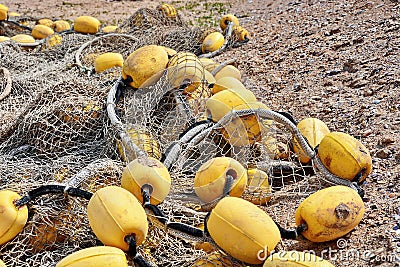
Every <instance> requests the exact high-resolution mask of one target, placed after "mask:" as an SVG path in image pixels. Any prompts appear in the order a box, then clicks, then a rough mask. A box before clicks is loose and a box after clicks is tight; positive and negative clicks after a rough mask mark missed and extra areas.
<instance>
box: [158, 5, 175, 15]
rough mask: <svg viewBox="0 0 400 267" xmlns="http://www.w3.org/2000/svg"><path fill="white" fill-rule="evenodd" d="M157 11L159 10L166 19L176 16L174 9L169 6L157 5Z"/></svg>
mask: <svg viewBox="0 0 400 267" xmlns="http://www.w3.org/2000/svg"><path fill="white" fill-rule="evenodd" d="M157 10H160V11H161V12H162V13H163V14H164V15H165V16H166V17H168V18H175V17H176V16H177V14H178V13H177V12H176V8H175V7H174V6H172V5H170V4H161V5H158V6H157Z"/></svg>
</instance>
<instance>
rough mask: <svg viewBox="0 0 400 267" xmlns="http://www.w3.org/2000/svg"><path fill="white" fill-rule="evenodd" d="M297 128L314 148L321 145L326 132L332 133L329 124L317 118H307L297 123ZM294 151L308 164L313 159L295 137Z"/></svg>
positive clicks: (301, 160) (302, 161)
mask: <svg viewBox="0 0 400 267" xmlns="http://www.w3.org/2000/svg"><path fill="white" fill-rule="evenodd" d="M297 128H298V129H299V131H300V132H301V134H302V135H303V136H304V137H305V138H306V139H307V141H308V144H309V145H310V146H311V147H312V148H313V149H314V148H315V147H316V146H318V145H319V143H320V142H321V140H322V138H324V136H325V135H326V134H328V133H330V131H329V128H328V126H326V124H325V123H324V122H323V121H321V120H319V119H317V118H305V119H303V120H301V121H300V122H299V123H298V124H297ZM293 151H294V152H295V153H296V154H297V155H298V157H299V159H300V162H301V163H304V164H307V163H308V162H310V160H311V159H310V158H309V157H308V156H307V155H306V153H305V152H304V151H303V149H302V148H301V147H300V145H299V143H298V142H297V140H296V139H295V138H294V139H293Z"/></svg>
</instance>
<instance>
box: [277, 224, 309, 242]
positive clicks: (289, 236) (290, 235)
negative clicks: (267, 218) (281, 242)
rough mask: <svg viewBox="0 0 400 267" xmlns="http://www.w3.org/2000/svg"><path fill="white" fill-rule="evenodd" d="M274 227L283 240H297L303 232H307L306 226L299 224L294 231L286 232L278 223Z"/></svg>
mask: <svg viewBox="0 0 400 267" xmlns="http://www.w3.org/2000/svg"><path fill="white" fill-rule="evenodd" d="M275 224H276V226H278V229H279V232H280V233H281V237H282V238H285V239H297V237H298V236H299V235H301V233H302V232H303V231H305V230H307V224H305V223H303V224H300V225H299V226H297V227H296V229H295V230H287V229H285V228H283V227H282V226H280V225H279V224H278V223H276V222H275Z"/></svg>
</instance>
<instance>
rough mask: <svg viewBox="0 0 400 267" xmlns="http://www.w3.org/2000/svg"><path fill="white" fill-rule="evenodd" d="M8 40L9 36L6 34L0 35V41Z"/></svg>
mask: <svg viewBox="0 0 400 267" xmlns="http://www.w3.org/2000/svg"><path fill="white" fill-rule="evenodd" d="M8 40H10V37H7V36H0V43H1V42H5V41H8Z"/></svg>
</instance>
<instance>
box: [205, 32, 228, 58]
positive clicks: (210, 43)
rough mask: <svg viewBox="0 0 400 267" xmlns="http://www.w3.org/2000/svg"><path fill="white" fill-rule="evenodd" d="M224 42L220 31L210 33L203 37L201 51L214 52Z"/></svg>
mask: <svg viewBox="0 0 400 267" xmlns="http://www.w3.org/2000/svg"><path fill="white" fill-rule="evenodd" d="M224 42H225V38H224V36H223V35H222V34H221V33H220V32H213V33H210V34H209V35H207V37H206V38H204V41H203V44H202V46H201V51H202V52H203V53H209V52H214V51H216V50H218V49H220V48H221V47H222V45H223V44H224Z"/></svg>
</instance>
